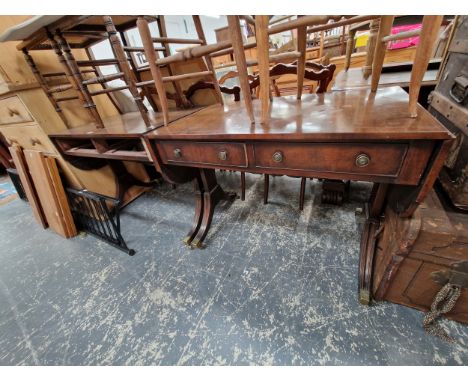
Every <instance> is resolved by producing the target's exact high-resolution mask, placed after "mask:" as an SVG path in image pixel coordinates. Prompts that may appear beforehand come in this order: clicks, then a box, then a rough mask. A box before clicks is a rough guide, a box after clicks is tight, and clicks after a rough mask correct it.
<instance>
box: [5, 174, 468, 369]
mask: <svg viewBox="0 0 468 382" xmlns="http://www.w3.org/2000/svg"><path fill="white" fill-rule="evenodd" d="M219 181H220V183H221V184H222V185H223V187H224V188H225V189H226V190H232V191H239V185H240V179H239V175H238V174H235V173H229V172H224V173H220V174H219ZM299 184H300V179H296V178H289V177H274V178H272V180H271V185H270V188H271V189H270V203H269V204H268V205H263V200H262V198H263V196H262V195H263V194H262V191H263V181H262V178H261V177H260V176H258V175H247V187H248V189H247V197H246V201H245V202H242V201H241V200H239V199H236V200H235V201H234V202H232V203H227V204H226V203H221V204H220V205H218V206H217V208H216V213H215V217H214V221H213V226H212V229H211V231H210V234H209V235H208V237H207V240H206V244H207V248H206V249H204V250H189V249H187V248H186V247H185V246H184V244H183V243H182V238H183V237H184V234H185V233H186V232H187V231H188V229H189V227H190V224H191V219H192V216H193V196H192V186H191V185H185V186H181V187H178V188H177V189H176V190H172V189H171V187H169V186H168V185H162V186H159V187H158V188H157V189H155V190H154V191H153V192H150V193H148V194H146V195H144V196H142V197H140V198H139V199H138V200H136V201H135V202H134V203H132V204H131V205H130V206H128V207H127V208H126V209H125V210H124V212H123V214H122V231H123V236H124V237H125V238H126V240H127V244H128V245H129V247H130V248H134V249H135V250H136V252H137V253H136V255H135V256H133V257H130V256H127V255H126V254H124V253H123V252H120V251H118V250H116V249H115V248H113V247H111V246H109V245H107V244H105V243H103V242H100V241H99V240H97V239H96V238H94V237H92V236H87V235H80V236H78V237H76V238H73V239H71V240H64V239H62V238H60V237H59V236H57V235H56V234H54V233H53V232H51V231H50V230H42V229H41V228H40V227H39V226H38V225H37V224H36V223H35V222H34V219H33V217H32V214H31V212H30V210H29V208H28V206H27V204H25V203H24V202H23V201H21V200H14V201H12V202H10V203H8V204H6V205H4V206H1V207H0V261H1V264H2V266H1V267H0V364H2V365H467V364H468V349H467V345H468V344H467V341H468V340H467V339H468V336H467V335H468V328H467V327H466V326H463V325H461V324H458V323H455V322H448V321H446V322H445V323H444V324H443V325H444V327H445V329H446V330H447V332H449V333H450V334H451V335H452V336H453V337H454V338H456V339H457V344H454V345H450V344H446V343H444V342H442V341H440V340H438V339H437V338H433V337H430V336H428V335H426V334H425V333H424V330H423V329H422V326H421V321H422V316H423V315H422V313H421V312H418V311H416V310H413V309H409V308H406V307H402V306H398V305H394V304H388V303H382V304H377V305H374V306H371V307H365V306H362V305H360V304H359V303H358V300H357V269H358V253H359V237H360V233H359V229H358V226H357V224H356V218H355V215H354V211H355V209H356V208H357V207H362V202H363V201H364V200H365V198H366V197H367V195H368V192H369V185H367V184H355V183H353V184H352V189H351V201H350V202H349V203H346V204H345V205H343V206H341V207H335V206H327V205H321V204H320V184H319V183H318V182H312V183H311V182H310V181H308V183H307V193H306V205H305V208H304V211H302V212H299V211H298V197H299Z"/></svg>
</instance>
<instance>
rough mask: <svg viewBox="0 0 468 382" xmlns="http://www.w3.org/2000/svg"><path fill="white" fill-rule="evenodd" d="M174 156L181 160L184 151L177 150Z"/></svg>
mask: <svg viewBox="0 0 468 382" xmlns="http://www.w3.org/2000/svg"><path fill="white" fill-rule="evenodd" d="M174 156H175V157H176V158H180V157H181V156H182V151H181V150H180V149H175V150H174Z"/></svg>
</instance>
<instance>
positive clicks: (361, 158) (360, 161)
mask: <svg viewBox="0 0 468 382" xmlns="http://www.w3.org/2000/svg"><path fill="white" fill-rule="evenodd" d="M369 162H370V158H369V155H367V154H359V155H358V156H357V157H356V166H358V167H366V166H367V165H368V164H369Z"/></svg>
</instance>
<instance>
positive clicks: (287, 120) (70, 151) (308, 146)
mask: <svg viewBox="0 0 468 382" xmlns="http://www.w3.org/2000/svg"><path fill="white" fill-rule="evenodd" d="M359 17H364V16H357V17H355V18H350V19H348V20H340V19H341V16H304V17H300V18H298V19H296V20H293V21H290V22H287V23H278V24H275V25H273V26H271V27H269V28H268V29H267V27H268V22H267V21H268V20H266V18H262V17H261V16H257V17H256V19H255V22H256V23H257V24H258V25H257V43H256V44H257V49H258V54H259V57H258V62H256V64H257V65H258V67H259V76H260V77H259V82H260V87H261V91H260V94H261V99H260V100H250V101H251V102H250V104H249V101H248V99H250V98H249V97H246V96H247V95H248V94H250V88H246V86H245V84H244V85H243V89H242V90H243V96H244V99H245V100H247V101H246V102H237V103H232V104H226V105H221V104H220V103H217V104H214V105H211V106H208V107H205V108H202V109H198V110H197V109H195V110H194V109H191V110H185V111H179V114H177V115H174V114H172V117H173V118H172V119H171V118H167V117H168V113H164V112H163V113H162V114H161V115H159V119H157V122H154V123H152V127H154V129H153V130H148V129H147V128H146V126H145V124H144V121H143V119H142V118H141V115H140V114H139V113H138V112H136V113H134V114H133V115H124V116H119V117H118V118H114V119H112V121H110V122H111V123H106V124H105V128H101V129H97V128H90V127H89V126H87V127H84V128H83V129H81V130H80V129H72V130H69V131H67V132H60V133H59V134H53V135H52V139H53V140H54V142H55V144H56V145H57V148H58V149H59V150H60V152H61V153H62V154H63V155H64V156H67V158H68V159H71V158H73V157H75V158H76V159H77V160H79V161H81V162H82V163H83V158H87V160H90V158H92V159H93V160H102V159H106V160H109V162H110V161H111V160H112V159H113V161H112V163H116V166H117V164H118V163H120V161H122V160H125V161H127V160H131V161H134V162H141V163H147V164H151V165H153V166H154V168H155V169H156V170H157V171H158V172H159V173H160V174H161V175H162V177H163V178H164V179H165V180H167V181H169V182H171V183H174V184H177V183H185V182H189V181H194V183H195V185H196V187H197V191H196V198H195V199H196V203H195V204H196V211H195V217H194V221H193V225H192V228H191V230H190V231H189V233H188V235H187V237H186V238H185V242H186V243H187V244H188V245H190V246H191V247H201V246H202V245H203V241H204V239H205V238H206V235H207V234H208V231H209V228H210V224H211V220H212V217H213V213H214V208H215V205H216V203H217V202H218V201H219V200H220V199H222V198H225V197H229V196H230V195H228V194H226V193H225V192H224V191H223V190H222V188H221V187H220V186H219V184H218V183H217V181H216V176H215V169H224V170H234V171H240V172H252V173H260V174H268V175H290V176H297V177H301V178H302V177H303V178H307V177H315V178H320V179H331V180H343V179H344V180H362V181H370V182H373V183H374V184H375V186H374V189H373V192H372V195H371V198H370V201H369V206H368V208H367V216H368V219H367V220H366V223H365V226H364V231H363V236H362V245H361V260H360V278H359V280H360V281H359V285H360V299H361V301H362V302H365V303H367V302H369V301H370V298H371V279H372V267H373V255H374V248H375V240H376V236H377V235H376V233H377V231H378V230H379V224H380V215H381V213H382V211H383V210H384V209H385V208H391V209H392V210H393V211H395V213H397V214H399V216H401V217H410V216H411V215H412V214H413V212H414V211H415V209H416V208H417V207H418V205H419V204H420V203H421V202H422V201H423V200H424V198H425V196H426V195H427V193H428V192H429V191H430V189H431V187H432V184H433V182H434V180H435V178H436V176H437V173H438V172H439V170H440V168H441V166H442V163H443V161H444V159H445V156H446V153H447V150H448V146H449V145H450V140H451V139H452V135H451V134H450V133H449V132H448V131H447V130H446V129H445V128H444V127H443V126H441V125H440V124H439V123H438V122H437V121H436V120H434V119H433V118H432V116H430V115H429V114H428V113H427V112H426V111H425V110H424V109H423V108H422V107H421V106H417V110H418V113H417V116H415V117H414V118H410V117H409V115H408V113H407V112H406V111H407V104H408V102H409V97H408V94H407V93H405V92H404V91H403V90H402V89H401V88H399V87H388V88H383V89H380V90H379V91H378V92H372V91H371V90H370V89H360V90H353V91H344V92H334V93H322V94H309V95H304V96H302V97H301V94H302V86H301V85H300V83H299V86H298V92H297V94H296V96H292V97H291V96H290V97H277V98H276V97H275V98H273V99H272V101H270V98H269V96H270V95H269V91H268V88H269V64H270V62H275V61H276V60H283V59H284V56H281V57H274V58H272V57H268V43H267V39H268V34H270V33H276V32H279V31H283V30H290V29H296V28H299V29H301V30H302V31H301V34H302V33H303V32H304V31H303V29H304V28H306V26H307V25H316V24H321V25H318V26H313V27H312V28H323V29H326V28H327V26H326V25H323V23H326V22H327V21H328V20H329V19H334V20H340V21H337V22H336V23H345V22H349V23H352V22H358V21H359V20H360V21H362V19H359ZM365 17H369V16H365ZM229 20H230V27H231V28H230V31H231V36H232V37H231V38H232V47H230V45H231V42H226V43H221V44H217V45H216V46H200V47H195V48H191V49H189V50H186V51H184V52H179V53H176V54H174V55H172V56H169V57H165V58H159V59H158V58H157V57H155V56H153V57H151V53H152V52H153V51H154V46H153V45H152V43H153V42H154V40H153V39H154V38H153V37H151V36H150V35H148V31H147V29H146V27H147V21H146V20H145V19H144V18H139V20H138V23H139V27H140V31H141V32H142V34H143V36H144V38H143V41H144V45H145V52H147V53H148V55H149V61H150V63H151V62H153V65H152V67H153V69H152V74H153V75H154V76H155V78H154V83H155V85H156V88H157V87H158V83H159V84H161V83H163V80H162V78H163V77H162V76H160V77H158V76H159V75H160V73H158V71H159V67H158V66H159V65H162V64H168V63H171V62H176V61H177V60H186V58H187V57H193V56H198V55H204V54H209V53H210V52H211V53H212V52H214V51H216V50H219V49H221V48H222V47H224V49H226V50H228V49H232V52H234V55H235V58H236V62H237V64H238V67H242V68H243V69H245V68H246V67H247V62H246V59H245V57H243V54H242V52H243V50H244V46H242V44H240V43H239V42H241V39H239V36H238V32H239V29H238V27H237V26H238V21H239V19H238V18H236V17H230V18H229ZM262 23H263V24H262ZM145 36H146V37H145ZM236 36H237V37H236ZM236 38H237V40H236ZM145 40H146V42H145ZM200 40H201V39H200ZM299 45H300V44H299ZM298 48H299V52H292V54H290V53H288V55H289V56H288V57H293V56H294V57H295V59H297V60H298V73H299V72H301V73H302V72H304V71H305V70H306V65H305V59H304V57H305V56H304V53H303V47H302V46H299V47H298ZM154 53H156V52H154ZM153 58H154V60H153ZM301 62H302V63H301ZM265 69H266V70H265ZM206 72H210V71H209V70H208V71H206ZM188 75H190V74H188ZM198 75H201V74H200V73H197V74H196V76H198ZM203 75H212V73H204V74H203ZM239 75H241V76H245V77H246V76H247V73H246V71H245V70H240V69H239ZM299 77H303V76H300V75H298V78H299ZM172 80H175V79H174V78H169V79H168V80H167V81H172ZM300 81H301V80H300V79H299V82H300ZM299 89H300V90H299ZM159 96H161V97H162V99H163V98H164V92H158V97H159ZM265 106H267V107H265ZM258 121H260V122H261V123H258ZM87 160H86V161H84V163H86V162H87Z"/></svg>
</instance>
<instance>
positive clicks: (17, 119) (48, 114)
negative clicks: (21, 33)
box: [0, 16, 118, 196]
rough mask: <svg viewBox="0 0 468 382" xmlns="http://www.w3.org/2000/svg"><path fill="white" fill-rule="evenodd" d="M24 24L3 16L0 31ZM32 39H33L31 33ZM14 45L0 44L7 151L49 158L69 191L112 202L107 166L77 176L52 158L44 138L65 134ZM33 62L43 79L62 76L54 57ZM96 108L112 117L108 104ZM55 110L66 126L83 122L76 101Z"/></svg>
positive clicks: (44, 53) (1, 125)
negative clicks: (86, 191)
mask: <svg viewBox="0 0 468 382" xmlns="http://www.w3.org/2000/svg"><path fill="white" fill-rule="evenodd" d="M51 17H52V18H55V19H56V18H57V16H47V18H48V20H49V21H50V18H51ZM27 19H28V17H27V16H3V17H2V18H1V20H0V23H1V25H0V29H1V30H2V31H3V30H6V29H7V28H10V27H12V26H15V25H16V24H19V23H21V22H23V21H25V20H27ZM32 33H33V34H34V31H33V32H32ZM25 38H26V36H25ZM16 45H17V43H16V42H13V41H11V42H10V41H7V42H2V43H1V44H0V46H1V48H2V52H3V53H2V55H0V67H1V70H0V114H1V115H0V132H1V133H2V134H3V136H4V137H5V140H6V141H7V142H8V144H9V145H18V146H19V147H21V148H22V149H32V150H38V151H41V152H45V153H50V154H53V155H54V156H55V157H56V158H57V160H58V164H59V166H60V168H61V169H62V171H63V173H64V175H65V179H66V180H67V182H68V184H69V185H72V186H73V187H77V188H87V189H90V190H94V191H100V192H102V193H104V194H106V195H112V196H115V193H116V188H117V184H116V178H115V177H114V176H113V175H112V173H111V171H110V169H109V167H108V166H103V167H101V168H98V169H94V170H90V171H83V170H81V169H79V168H77V167H75V166H73V165H72V164H70V163H67V162H66V161H65V160H63V158H62V157H61V156H60V155H59V154H58V152H57V150H56V149H55V147H54V145H53V144H52V143H51V141H50V139H49V138H48V134H49V133H52V132H59V131H65V130H66V129H67V126H66V125H65V123H64V122H63V119H61V117H60V115H59V113H57V111H56V109H55V107H54V105H53V104H52V103H51V102H50V100H49V99H48V97H47V96H46V94H45V93H44V92H43V90H42V87H41V84H40V83H39V82H38V81H37V77H36V76H35V74H34V73H33V72H32V71H31V68H30V67H29V65H28V64H27V62H26V61H25V60H24V56H23V53H22V52H21V51H18V50H17V49H16ZM75 54H76V55H77V56H78V57H79V58H80V59H81V58H86V54H85V52H84V51H83V50H80V49H77V50H75ZM35 62H36V64H37V65H38V66H41V67H43V68H44V70H45V73H57V72H61V71H62V72H63V69H62V67H61V65H60V63H59V62H58V61H57V59H56V57H55V54H54V53H53V52H51V51H50V50H41V51H37V52H36V53H35ZM71 91H72V90H69V92H71ZM97 106H98V109H99V110H100V112H101V113H103V114H104V115H112V114H116V113H118V111H117V109H116V108H115V106H114V105H113V104H112V103H111V102H110V101H109V99H100V100H99V102H98V103H97ZM61 109H62V111H63V114H65V115H66V117H67V119H68V121H69V122H71V123H72V124H76V125H79V124H83V123H85V122H87V121H89V117H88V115H87V113H86V111H85V110H84V109H82V108H81V107H80V104H79V103H77V101H76V100H75V101H70V102H64V103H63V104H62V105H61Z"/></svg>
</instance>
